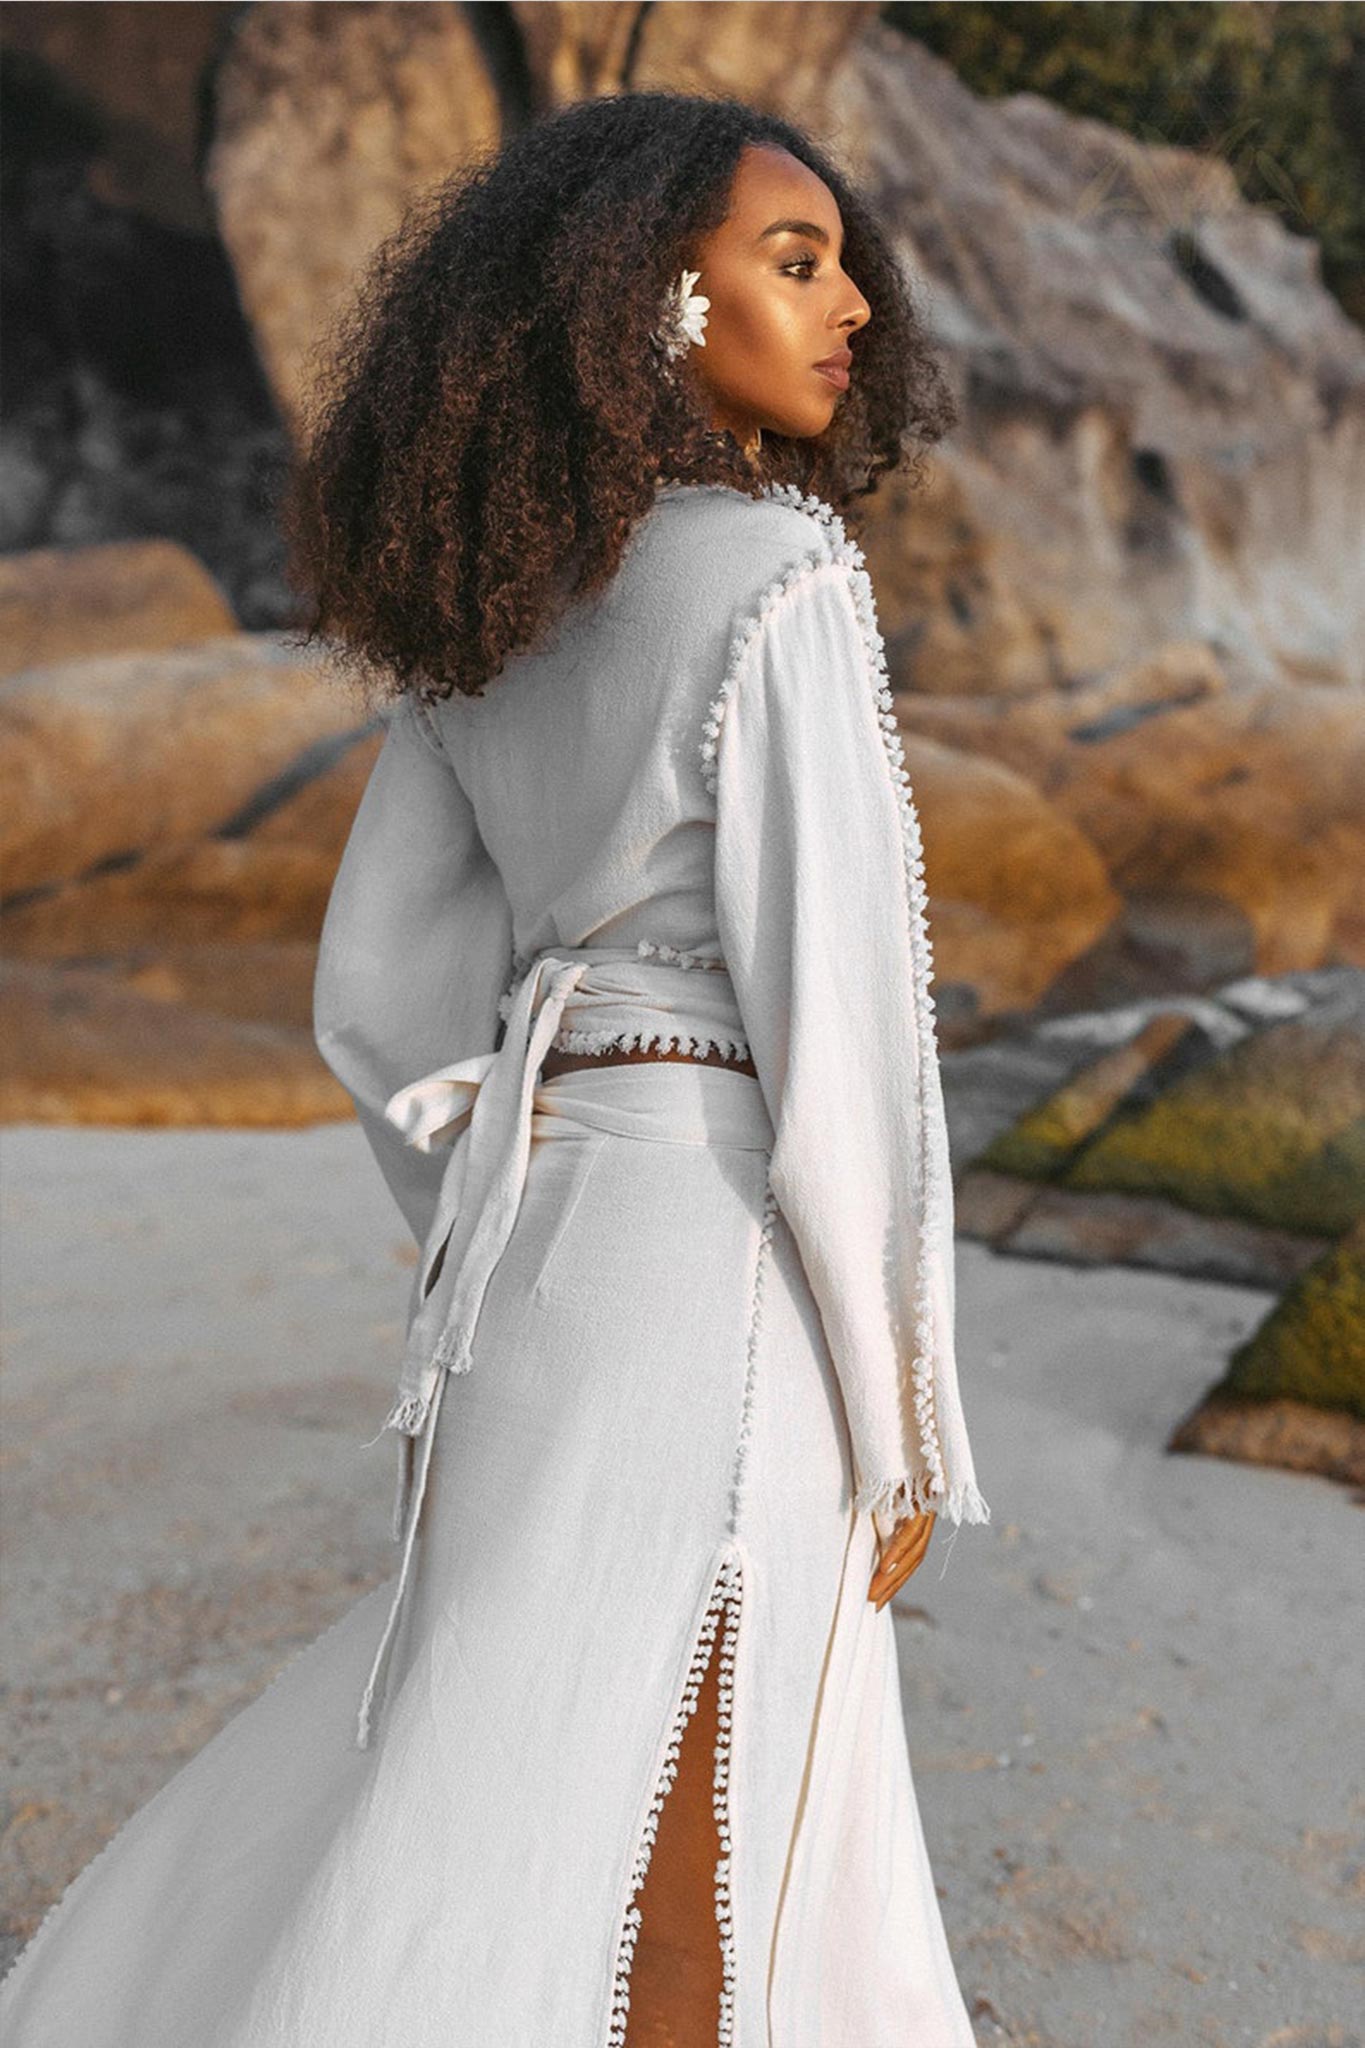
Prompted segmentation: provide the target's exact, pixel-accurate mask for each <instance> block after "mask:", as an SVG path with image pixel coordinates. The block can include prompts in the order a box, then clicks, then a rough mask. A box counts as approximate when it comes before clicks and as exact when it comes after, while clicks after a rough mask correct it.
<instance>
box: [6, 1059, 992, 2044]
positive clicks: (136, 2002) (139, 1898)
mask: <svg viewBox="0 0 1365 2048" xmlns="http://www.w3.org/2000/svg"><path fill="white" fill-rule="evenodd" d="M534 1107H535V1113H534V1117H533V1126H532V1129H533V1137H532V1150H531V1157H530V1162H529V1166H528V1170H527V1178H526V1184H525V1190H524V1193H523V1196H522V1201H521V1206H520V1209H519V1211H518V1214H517V1220H516V1223H515V1226H514V1228H513V1232H512V1236H511V1238H510V1240H509V1242H508V1244H507V1247H506V1249H505V1251H504V1253H503V1255H502V1258H501V1260H500V1262H499V1264H498V1266H497V1268H496V1270H495V1271H494V1274H493V1277H492V1280H491V1282H490V1284H489V1289H488V1293H487V1295H486V1297H485V1300H484V1305H483V1309H482V1314H481V1317H480V1320H479V1323H478V1327H477V1333H476V1340H475V1345H474V1364H473V1368H472V1369H471V1370H470V1371H469V1372H467V1373H462V1374H460V1375H458V1376H455V1377H452V1378H451V1379H449V1380H448V1382H447V1384H446V1387H445V1390H444V1399H443V1403H442V1407H441V1410H440V1413H439V1416H438V1418H437V1423H436V1436H435V1438H434V1441H433V1447H432V1459H431V1466H430V1471H429V1475H428V1483H427V1490H426V1501H425V1510H424V1515H423V1520H422V1524H421V1533H420V1537H419V1541H418V1548H417V1551H416V1553H415V1555H414V1562H413V1575H412V1580H411V1583H410V1587H409V1592H408V1598H407V1600H406V1603H405V1606H404V1610H403V1615H402V1621H401V1625H400V1627H399V1631H398V1634H397V1636H396V1638H395V1641H394V1651H393V1657H392V1662H391V1665H390V1670H389V1678H388V1685H387V1692H386V1699H385V1704H384V1708H383V1713H382V1716H381V1718H380V1720H379V1723H378V1726H377V1730H376V1733H375V1735H374V1738H373V1741H372V1745H371V1747H370V1748H369V1749H365V1750H362V1749H358V1748H357V1747H356V1745H355V1739H354V1728H355V1715H356V1701H357V1697H358V1696H359V1694H360V1692H361V1690H362V1687H363V1685H364V1682H365V1677H366V1673H367V1671H368V1669H369V1667H370V1662H371V1658H372V1656H373V1653H374V1649H375V1643H376V1639H377V1637H378V1636H379V1633H380V1631H381V1630H382V1628H383V1624H384V1618H385V1615H386V1613H387V1611H388V1606H389V1601H390V1597H391V1590H392V1589H391V1587H379V1588H377V1589H375V1590H374V1591H373V1592H371V1593H369V1594H368V1595H366V1596H365V1597H364V1598H362V1599H361V1600H360V1601H359V1602H358V1603H357V1604H356V1605H355V1606H354V1607H353V1608H352V1609H351V1610H350V1611H349V1612H348V1613H347V1614H346V1615H345V1616H344V1617H343V1618H342V1619H341V1620H340V1621H339V1622H338V1623H336V1624H335V1625H334V1626H333V1627H332V1628H330V1629H329V1630H328V1631H327V1632H326V1633H325V1634H324V1635H323V1636H321V1637H320V1638H319V1639H318V1640H317V1641H316V1642H314V1643H312V1644H311V1645H310V1646H309V1647H308V1648H307V1649H305V1650H304V1651H303V1652H302V1653H301V1654H300V1655H298V1656H297V1657H295V1658H294V1660H293V1661H292V1662H291V1663H290V1664H288V1665H287V1666H286V1667H285V1669H284V1670H283V1671H282V1672H281V1673H280V1675H279V1676H278V1677H277V1678H276V1679H275V1680H274V1681H273V1683H272V1684H271V1685H270V1686H269V1687H268V1688H267V1689H266V1691H265V1692H264V1693H263V1694H262V1695H261V1697H260V1698H259V1699H257V1700H256V1701H255V1702H254V1703H253V1704H252V1705H250V1706H248V1707H247V1708H245V1709H244V1710H243V1711H241V1712H240V1713H238V1714H237V1715H236V1716H235V1718H234V1719H233V1720H231V1721H230V1722H229V1723H228V1724H227V1725H226V1727H225V1728H223V1730H222V1731H221V1732H220V1733H219V1734H218V1735H217V1736H216V1737H215V1738H214V1739H213V1740H212V1741H211V1742H209V1743H208V1745H207V1746H206V1747H205V1748H204V1749H203V1750H202V1751H201V1752H200V1753H199V1755H198V1756H196V1757H195V1758H193V1759H192V1760H191V1762H190V1763H188V1764H187V1765H185V1766H184V1767H183V1768H182V1769H181V1770H180V1771H179V1772H178V1773H177V1774H176V1775H175V1776H174V1777H173V1778H172V1779H171V1780H170V1781H169V1782H168V1783H167V1784H166V1785H165V1786H164V1787H163V1788H162V1790H161V1791H160V1792H159V1793H157V1795H156V1796H155V1797H154V1798H153V1799H152V1800H150V1801H149V1802H148V1803H147V1805H145V1806H144V1807H143V1808H142V1809H141V1810H140V1811H139V1812H138V1813H137V1814H136V1815H134V1817H133V1818H132V1819H131V1820H130V1821H129V1822H128V1823H127V1824H126V1825H125V1826H124V1827H123V1828H122V1829H121V1831H120V1832H119V1833H118V1834H117V1835H116V1836H115V1837H114V1839H113V1841H112V1842H111V1843H110V1844H109V1845H108V1846H107V1847H106V1848H105V1849H104V1850H103V1851H102V1852H101V1853H100V1855H99V1856H97V1857H96V1858H95V1860H94V1862H93V1863H91V1864H90V1865H89V1866H88V1867H87V1868H86V1870H84V1871H83V1872H82V1873H81V1874H80V1876H79V1877H78V1878H77V1879H76V1880H75V1882H74V1884H73V1885H71V1887H70V1888H69V1889H68V1890H67V1892H66V1893H65V1894H64V1896H63V1897H62V1899H61V1900H60V1901H59V1902H58V1903H57V1905H56V1906H55V1907H54V1908H53V1909H52V1911H51V1912H50V1913H49V1914H48V1916H47V1918H46V1920H45V1921H44V1922H43V1924H42V1926H41V1927H40V1929H39V1931H38V1933H37V1934H36V1935H35V1936H34V1938H33V1940H32V1941H31V1942H30V1943H29V1945H28V1948H27V1949H26V1950H25V1951H24V1953H23V1954H22V1955H21V1957H20V1959H19V1961H18V1963H17V1964H16V1965H15V1967H14V1969H13V1970H12V1972H11V1973H10V1976H9V1977H8V1979H7V1980H6V1981H5V1983H4V1985H3V1987H0V2024H2V2025H3V2032H4V2038H5V2040H6V2043H7V2048H612V2044H616V2043H619V2042H620V2041H622V2040H623V2039H624V2038H625V2026H626V2006H627V2001H628V1993H629V1977H630V1963H631V1956H632V1941H633V1930H634V1928H635V1926H636V1923H637V1920H638V1915H636V1914H635V1913H633V1911H632V1901H633V1898H634V1894H635V1892H636V1891H637V1889H638V1887H639V1885H640V1883H641V1882H642V1880H643V1876H644V1873H645V1871H646V1869H647V1867H648V1856H649V1851H650V1847H651V1844H652V1840H653V1834H654V1827H655V1824H656V1822H655V1817H656V1816H657V1814H658V1811H659V1808H660V1805H661V1801H662V1799H663V1798H665V1797H666V1796H667V1789H668V1786H669V1785H670V1783H671V1782H672V1772H673V1769H674V1766H673V1763H672V1759H673V1758H674V1757H676V1754H677V1748H678V1737H679V1735H680V1732H681V1731H682V1729H683V1728H684V1727H685V1725H686V1718H687V1715H688V1712H689V1710H690V1708H691V1706H692V1705H693V1704H695V1698H696V1689H697V1686H698V1684H699V1683H700V1679H701V1676H702V1675H703V1672H704V1667H705V1662H706V1658H707V1657H708V1655H714V1656H717V1657H719V1658H720V1659H721V1665H720V1671H719V1678H720V1684H721V1718H720V1733H719V1744H718V1755H717V1757H716V1760H715V1792H714V1797H715V1801H716V1809H717V1818H718V1820H719V1821H720V1822H721V1835H720V1841H721V1850H722V1860H721V1863H720V1865H719V1867H718V1871H717V1893H716V1898H717V1940H718V1942H720V1944H721V1947H722V1954H723V1963H724V1972H725V1989H724V1992H723V1994H722V1997H721V2000H720V2006H719V2010H718V2012H717V2030H716V2039H717V2042H718V2043H719V2044H728V2048H972V2042H973V2034H972V2029H971V2025H970V2022H969V2020H968V2018H967V2013H966V2009H965V2006H964V2004H963V2001H962V1997H961V1993H960V1990H959V1987H958V1983H957V1979H956V1976H955V1973H954V1969H953V1965H952V1960H951V1957H950V1954H949V1950H948V1946H947V1941H946V1938H945V1934H944V1928H943V1923H942V1919H941V1916H940V1910H939V1904H938V1899H937V1895H936V1893H935V1890H934V1883H933V1878H932V1874H931V1870H930V1864H929V1860H928V1856H927V1853H926V1847H925V1842H924V1838H923V1834H922V1831H921V1827H920V1819H919V1812H918V1808H917V1804H916V1799H915V1793H914V1788H913V1783H912V1778H911V1769H910V1761H909V1754H908V1751H907V1746H906V1735H905V1727H904V1722H903V1717H902V1704H901V1695H900V1683H899V1674H898V1671H897V1666H896V1657H895V1647H894V1638H893V1623H892V1617H891V1613H890V1609H889V1607H887V1608H883V1609H882V1610H881V1611H880V1612H879V1611H878V1610H877V1609H876V1608H875V1607H874V1606H873V1604H872V1603H871V1602H870V1601H869V1600H868V1598H867V1589H868V1582H869V1579H870V1576H871V1573H872V1570H873V1568H874V1564H875V1551H876V1544H875V1532H874V1529H873V1525H872V1522H871V1518H870V1517H869V1516H867V1515H865V1514H855V1513H854V1512H853V1510H852V1507H851V1498H852V1474H851V1463H850V1451H849V1442H848V1431H847V1424H846V1420H845V1417H844V1412H843V1406H842V1402H841V1397H840V1393H839V1389H838V1385H837V1382H836V1378H835V1373H834V1369H833V1365H832V1361H831V1358H830V1354H829V1351H828V1347H827V1345H826V1341H825V1337H824V1333H823V1330H822V1327H821V1323H820V1318H819V1312H818V1310H817V1308H816V1306H815V1303H814V1300H813V1297H812V1295H811V1292H810V1288H809V1285H808V1283H807V1280H806V1276H805V1274H804V1271H803V1269H802V1266H801V1263H800V1259H799V1256H798V1253H797V1251H796V1248H795V1244H794V1240H793V1239H792V1237H791V1235H790V1232H789V1230H788V1228H787V1226H786V1223H785V1221H784V1219H783V1218H782V1216H781V1215H780V1213H778V1212H777V1211H776V1210H775V1207H774V1204H773V1202H772V1199H771V1195H770V1192H769V1190H768V1186H767V1166H768V1157H769V1151H770V1147H771V1142H772V1129H771V1124H770V1122H769V1119H768V1114H767V1111H766V1109H765V1108H764V1105H763V1098H762V1093H761V1090H760V1087H759V1084H758V1082H757V1081H756V1080H754V1079H753V1078H752V1077H751V1076H748V1075H746V1074H743V1073H742V1072H739V1071H737V1070H734V1069H730V1070H727V1069H725V1068H721V1067H708V1066H705V1065H702V1064H700V1063H697V1062H693V1063H690V1064H689V1063H686V1062H682V1061H677V1062H668V1061H654V1062H640V1063H634V1064H623V1065H617V1066H604V1067H602V1068H601V1069H600V1070H596V1071H589V1072H583V1071H576V1072H572V1073H569V1074H565V1075H561V1076H557V1077H555V1078H554V1079H552V1080H550V1081H541V1082H539V1083H538V1085H537V1088H536V1093H535V1098H534Z"/></svg>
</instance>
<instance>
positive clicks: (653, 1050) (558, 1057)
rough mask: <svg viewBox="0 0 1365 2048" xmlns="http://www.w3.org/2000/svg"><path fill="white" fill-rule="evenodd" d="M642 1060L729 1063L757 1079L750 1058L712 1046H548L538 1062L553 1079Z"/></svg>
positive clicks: (699, 1064)
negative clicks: (582, 1048)
mask: <svg viewBox="0 0 1365 2048" xmlns="http://www.w3.org/2000/svg"><path fill="white" fill-rule="evenodd" d="M642 1060H686V1061H687V1062H688V1063H689V1064H690V1065H691V1066H694V1067H732V1068H733V1069H734V1070H735V1072H736V1073H738V1074H749V1075H751V1076H752V1077H753V1079H754V1080H757V1079H758V1070H757V1068H756V1067H755V1066H754V1063H753V1061H752V1060H748V1059H744V1060H736V1059H731V1058H730V1057H729V1056H728V1055H727V1054H725V1053H723V1052H718V1051H715V1050H712V1051H711V1052H707V1053H691V1052H676V1051H674V1050H673V1049H672V1048H671V1047H669V1048H667V1049H665V1048H662V1047H660V1046H656V1045H649V1046H646V1047H645V1048H644V1049H643V1051H642V1050H641V1048H640V1047H639V1046H629V1047H627V1046H622V1045H608V1046H605V1047H604V1048H603V1050H602V1051H601V1052H561V1051H560V1050H559V1048H558V1047H557V1046H551V1048H550V1050H549V1051H548V1052H547V1053H546V1055H545V1058H544V1060H543V1061H542V1063H541V1069H540V1071H541V1074H542V1076H543V1077H544V1079H545V1080H547V1081H550V1080H553V1078H554V1076H555V1075H556V1074H571V1073H574V1072H576V1071H578V1070H579V1069H581V1068H583V1067H616V1066H636V1065H638V1064H639V1062H640V1061H642Z"/></svg>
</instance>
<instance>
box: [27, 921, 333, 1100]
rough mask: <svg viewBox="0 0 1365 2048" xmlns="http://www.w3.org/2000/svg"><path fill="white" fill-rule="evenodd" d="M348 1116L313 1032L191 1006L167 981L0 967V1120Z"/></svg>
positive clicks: (36, 965) (63, 969)
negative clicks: (140, 982) (139, 982)
mask: <svg viewBox="0 0 1365 2048" xmlns="http://www.w3.org/2000/svg"><path fill="white" fill-rule="evenodd" d="M151 987H152V990H156V983H155V981H153V982H152V984H151ZM350 1110H351V1104H350V1099H349V1097H348V1096H347V1095H346V1093H345V1091H344V1089H342V1088H341V1086H340V1085H339V1083H338V1082H337V1081H336V1080H335V1079H334V1077H333V1076H332V1074H331V1073H329V1071H328V1070H327V1068H326V1067H325V1066H324V1065H323V1063H322V1061H321V1059H320V1058H319V1057H318V1054H317V1051H316V1048H315V1047H314V1044H313V1040H312V1035H311V1032H310V1031H309V1030H307V1029H304V1028H300V1027H298V1026H291V1025H287V1024H276V1023H260V1022H256V1021H253V1020H250V1019H243V1018H241V1017H237V1018H229V1017H224V1016H221V1015H214V1014H212V1013H211V1012H210V1011H208V1010H207V1009H197V1008H192V1007H191V1005H190V1003H189V1002H186V1001H177V1000H173V999H170V998H168V996H167V994H166V992H165V986H164V983H163V985H162V988H161V989H160V990H159V991H157V992H148V991H147V989H146V986H145V985H144V988H143V989H142V990H139V989H138V988H136V987H131V986H127V985H123V986H120V985H119V984H118V982H117V981H116V980H114V979H113V978H112V977H111V976H109V975H107V974H102V973H100V972H98V971H96V970H94V969H88V968H87V969H81V968H76V967H56V966H48V965H44V964H41V963H38V962H32V961H6V962H0V1123H4V1124H16V1123H28V1124H110V1125H127V1124H136V1125H147V1124H155V1125H162V1126H166V1125H186V1124H195V1125H217V1126H223V1125H230V1126H233V1127H236V1128H242V1127H244V1128H250V1127H253V1126H256V1127H260V1126H269V1127H277V1126H290V1125H296V1124H312V1123H318V1122H324V1121H330V1120H334V1119H336V1118H338V1117H345V1116H348V1115H349V1114H350Z"/></svg>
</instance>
